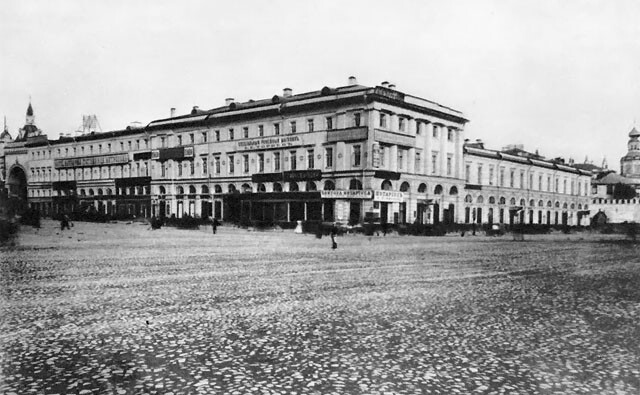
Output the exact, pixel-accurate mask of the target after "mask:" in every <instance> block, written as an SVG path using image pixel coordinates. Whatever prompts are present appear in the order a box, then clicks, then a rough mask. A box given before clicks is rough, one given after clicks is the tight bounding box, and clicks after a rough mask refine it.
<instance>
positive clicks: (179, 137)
mask: <svg viewBox="0 0 640 395" xmlns="http://www.w3.org/2000/svg"><path fill="white" fill-rule="evenodd" d="M178 145H182V136H178Z"/></svg>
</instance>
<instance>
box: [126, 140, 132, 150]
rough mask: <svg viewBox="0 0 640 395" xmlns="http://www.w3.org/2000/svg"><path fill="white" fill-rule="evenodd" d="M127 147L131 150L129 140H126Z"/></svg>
mask: <svg viewBox="0 0 640 395" xmlns="http://www.w3.org/2000/svg"><path fill="white" fill-rule="evenodd" d="M127 148H128V149H129V151H131V141H127Z"/></svg>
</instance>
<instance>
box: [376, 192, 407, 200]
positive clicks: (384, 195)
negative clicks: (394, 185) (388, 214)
mask: <svg viewBox="0 0 640 395" xmlns="http://www.w3.org/2000/svg"><path fill="white" fill-rule="evenodd" d="M373 200H375V201H377V202H402V201H404V193H402V192H397V191H382V190H375V191H374V192H373Z"/></svg>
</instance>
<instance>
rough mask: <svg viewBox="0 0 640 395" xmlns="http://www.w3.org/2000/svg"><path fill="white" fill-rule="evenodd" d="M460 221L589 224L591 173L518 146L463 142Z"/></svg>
mask: <svg viewBox="0 0 640 395" xmlns="http://www.w3.org/2000/svg"><path fill="white" fill-rule="evenodd" d="M464 159H465V183H466V184H465V185H466V186H465V196H464V222H465V223H470V222H477V223H503V224H514V223H519V224H543V225H571V226H576V225H588V224H589V203H590V191H591V185H590V181H591V173H589V172H587V171H584V170H580V169H577V168H575V167H573V166H569V165H566V164H564V163H562V162H561V161H549V160H546V159H544V158H543V157H541V156H539V155H537V154H532V153H529V152H526V151H524V150H522V149H521V148H511V149H508V150H502V151H495V150H489V149H485V148H484V144H482V143H468V144H466V145H465V156H464Z"/></svg>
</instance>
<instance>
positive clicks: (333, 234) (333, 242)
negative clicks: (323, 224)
mask: <svg viewBox="0 0 640 395" xmlns="http://www.w3.org/2000/svg"><path fill="white" fill-rule="evenodd" d="M337 235H338V226H336V223H335V222H334V223H333V226H332V227H331V248H332V249H334V250H335V249H336V248H338V243H336V236H337Z"/></svg>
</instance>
